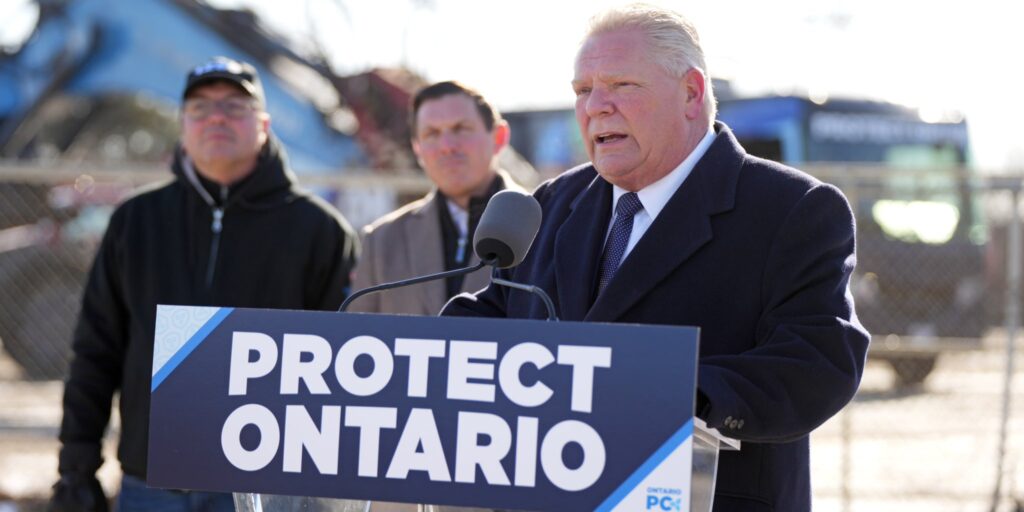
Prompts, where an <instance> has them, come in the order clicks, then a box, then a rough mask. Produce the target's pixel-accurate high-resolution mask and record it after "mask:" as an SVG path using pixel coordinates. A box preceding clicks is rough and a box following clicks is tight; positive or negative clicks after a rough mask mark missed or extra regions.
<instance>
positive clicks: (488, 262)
mask: <svg viewBox="0 0 1024 512" xmlns="http://www.w3.org/2000/svg"><path fill="white" fill-rule="evenodd" d="M495 262H496V258H491V259H487V260H480V262H479V263H477V264H476V265H472V266H469V267H465V268H457V269H455V270H447V271H444V272H438V273H436V274H428V275H425V276H420V277H414V278H412V279H403V280H400V281H392V282H390V283H381V284H378V285H376V286H371V287H369V288H363V289H362V290H359V291H357V292H355V293H353V294H352V295H349V296H348V298H347V299H345V302H342V303H341V307H339V308H338V312H339V313H343V312H344V311H345V310H346V309H348V305H349V304H351V303H352V301H354V300H356V299H358V298H359V297H362V296H363V295H366V294H368V293H373V292H380V291H384V290H390V289H392V288H398V287H399V286H409V285H413V284H419V283H424V282H427V281H433V280H434V279H444V278H447V277H455V276H461V275H463V274H469V273H471V272H476V271H477V270H480V269H482V268H484V267H486V266H487V265H493V264H494V263H495ZM548 300H551V299H548Z"/></svg>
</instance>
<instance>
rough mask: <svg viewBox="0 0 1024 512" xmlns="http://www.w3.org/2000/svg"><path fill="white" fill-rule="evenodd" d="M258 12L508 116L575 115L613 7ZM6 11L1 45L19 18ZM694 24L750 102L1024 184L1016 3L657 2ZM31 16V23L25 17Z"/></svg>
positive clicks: (1023, 74) (568, 0)
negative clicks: (937, 148) (593, 36)
mask: <svg viewBox="0 0 1024 512" xmlns="http://www.w3.org/2000/svg"><path fill="white" fill-rule="evenodd" d="M207 1H208V2H209V3H210V4H212V5H215V6H218V7H233V8H237V7H247V8H251V9H252V10H254V11H255V12H256V13H257V14H258V15H260V17H261V18H262V19H263V20H264V22H265V23H266V25H268V26H269V27H270V28H271V29H272V30H273V31H274V32H277V33H279V34H281V35H283V36H285V37H286V38H288V39H289V40H290V41H291V42H292V43H293V45H294V46H295V47H296V48H297V49H299V50H300V52H301V51H303V50H304V49H309V48H312V47H313V44H318V45H319V46H320V47H322V48H323V49H324V51H325V52H326V54H327V55H328V56H329V58H330V60H331V63H332V65H333V66H334V67H335V69H336V71H338V72H341V73H350V72H351V73H354V72H360V71H363V70H366V69H367V68H373V67H388V66H398V65H405V66H407V67H409V68H411V69H413V70H415V71H417V72H419V73H420V74H422V75H423V76H425V77H426V78H427V79H428V80H431V81H434V80H445V79H458V80H461V81H463V82H466V83H468V84H470V85H472V86H474V87H476V88H477V89H479V90H480V91H481V92H483V94H484V95H485V96H487V97H488V98H489V99H491V101H492V102H494V103H495V104H496V105H497V106H498V107H499V109H501V110H518V109H526V108H558V107H570V106H571V105H572V102H573V95H572V90H571V87H570V86H569V82H570V80H571V77H572V66H573V57H574V55H575V52H576V49H577V45H578V42H579V38H580V36H581V35H582V33H583V30H584V27H585V25H586V21H587V19H588V18H589V17H590V16H591V15H592V14H593V13H594V12H596V11H598V10H600V9H602V8H605V7H608V6H611V5H615V4H617V3H621V2H619V1H614V0H519V1H517V2H493V1H486V0H475V1H474V0H364V1H353V0H349V1H345V0H288V1H285V0H207ZM27 2H28V0H3V1H2V2H0V4H4V5H6V7H4V6H0V19H4V20H7V21H5V22H3V24H2V25H0V42H2V41H3V39H4V37H5V36H7V37H10V34H11V33H13V32H16V31H17V29H18V28H17V25H18V16H19V14H18V5H19V4H25V3H27ZM649 3H653V4H658V5H664V6H668V7H672V8H674V9H676V10H678V11H680V12H682V13H684V14H686V15H687V16H688V17H690V18H691V19H692V20H693V22H694V23H695V24H696V26H697V29H698V31H699V32H700V35H701V40H702V44H703V47H704V51H705V53H706V55H707V61H708V67H709V70H710V72H711V74H712V75H713V76H716V77H721V78H728V79H730V80H731V81H732V83H733V87H734V88H735V89H736V90H738V91H739V92H741V93H750V94H758V93H784V94H785V93H810V94H814V95H816V96H821V95H830V96H833V97H835V96H842V97H858V98H859V97H866V98H872V99H882V100H886V101H892V102H895V103H901V104H905V105H909V106H912V107H917V108H920V109H921V111H922V114H923V115H924V116H925V117H927V118H932V119H939V118H942V117H948V116H950V115H954V113H957V112H959V113H961V114H962V115H964V116H965V117H966V118H967V122H968V126H969V130H970V134H971V143H972V149H973V158H974V163H975V164H976V165H977V166H978V167H980V168H982V169H985V170H988V171H990V172H1018V173H1024V130H1021V129H1020V128H1018V127H1017V126H1016V125H1017V124H1018V123H1019V122H1021V120H1022V119H1024V100H1022V99H1021V92H1022V91H1024V66H1021V65H1020V64H1019V58H1018V57H1017V56H1016V55H1015V54H1014V52H1015V51H1019V50H1022V49H1024V29H1022V28H1021V26H1022V22H1024V4H1020V3H1019V2H1012V1H1011V2H1007V1H1006V0H972V1H970V2H964V1H962V0H961V1H953V0H933V1H925V0H773V1H770V2H765V1H760V0H732V1H725V2H715V1H708V0H703V1H691V0H676V1H671V2H670V1H661V0H649ZM21 16H22V17H24V15H21Z"/></svg>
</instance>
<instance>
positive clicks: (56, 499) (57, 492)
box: [46, 473, 107, 512]
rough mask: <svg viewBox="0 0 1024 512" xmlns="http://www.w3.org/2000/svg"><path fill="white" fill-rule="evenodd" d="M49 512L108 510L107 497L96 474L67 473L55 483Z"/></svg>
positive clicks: (104, 511) (97, 511) (102, 511)
mask: <svg viewBox="0 0 1024 512" xmlns="http://www.w3.org/2000/svg"><path fill="white" fill-rule="evenodd" d="M46 510H47V512H107V497H106V496H105V495H104V494H103V487H101V486H100V482H99V480H97V479H96V477H95V476H94V475H91V474H84V473H65V474H63V475H61V476H60V480H58V481H57V483H55V484H53V497H52V498H50V504H49V506H48V507H47V508H46Z"/></svg>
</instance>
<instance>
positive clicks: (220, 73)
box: [181, 57, 266, 106]
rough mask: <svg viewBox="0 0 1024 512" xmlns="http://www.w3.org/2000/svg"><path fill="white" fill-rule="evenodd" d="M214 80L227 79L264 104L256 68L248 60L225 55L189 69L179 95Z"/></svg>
mask: <svg viewBox="0 0 1024 512" xmlns="http://www.w3.org/2000/svg"><path fill="white" fill-rule="evenodd" d="M216 80H227V81H229V82H232V83H234V84H237V85H238V86H239V87H241V88H242V90H244V91H245V92H247V93H249V95H250V96H252V97H253V98H255V99H256V101H258V102H259V104H260V105H261V106H266V105H265V103H264V99H263V85H262V84H260V76H259V74H258V73H256V68H254V67H253V66H252V64H249V63H248V62H243V61H238V60H234V59H229V58H227V57H214V58H213V59H211V60H210V61H209V62H206V63H205V64H201V65H199V66H196V67H195V68H193V69H192V70H191V71H189V72H188V77H187V78H186V79H185V92H183V93H182V95H181V97H182V99H185V98H187V97H188V95H189V93H190V92H192V90H193V89H195V88H196V87H198V86H200V85H203V84H206V83H210V82H213V81H216Z"/></svg>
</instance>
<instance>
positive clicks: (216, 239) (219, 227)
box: [206, 185, 228, 289]
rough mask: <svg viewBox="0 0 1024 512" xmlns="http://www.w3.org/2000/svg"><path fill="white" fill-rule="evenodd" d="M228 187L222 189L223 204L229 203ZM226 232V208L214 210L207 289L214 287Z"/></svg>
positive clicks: (207, 270)
mask: <svg viewBox="0 0 1024 512" xmlns="http://www.w3.org/2000/svg"><path fill="white" fill-rule="evenodd" d="M227 198H228V187H225V186H223V185H222V186H221V187H220V199H221V204H224V203H226V202H227ZM223 230H224V207H223V206H215V207H214V208H213V221H212V222H211V223H210V232H212V233H213V237H212V238H211V239H210V261H209V262H208V263H207V264H206V288H208V289H209V288H212V287H213V277H214V273H215V271H216V269H217V253H218V252H219V250H220V233H221V231H223Z"/></svg>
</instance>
